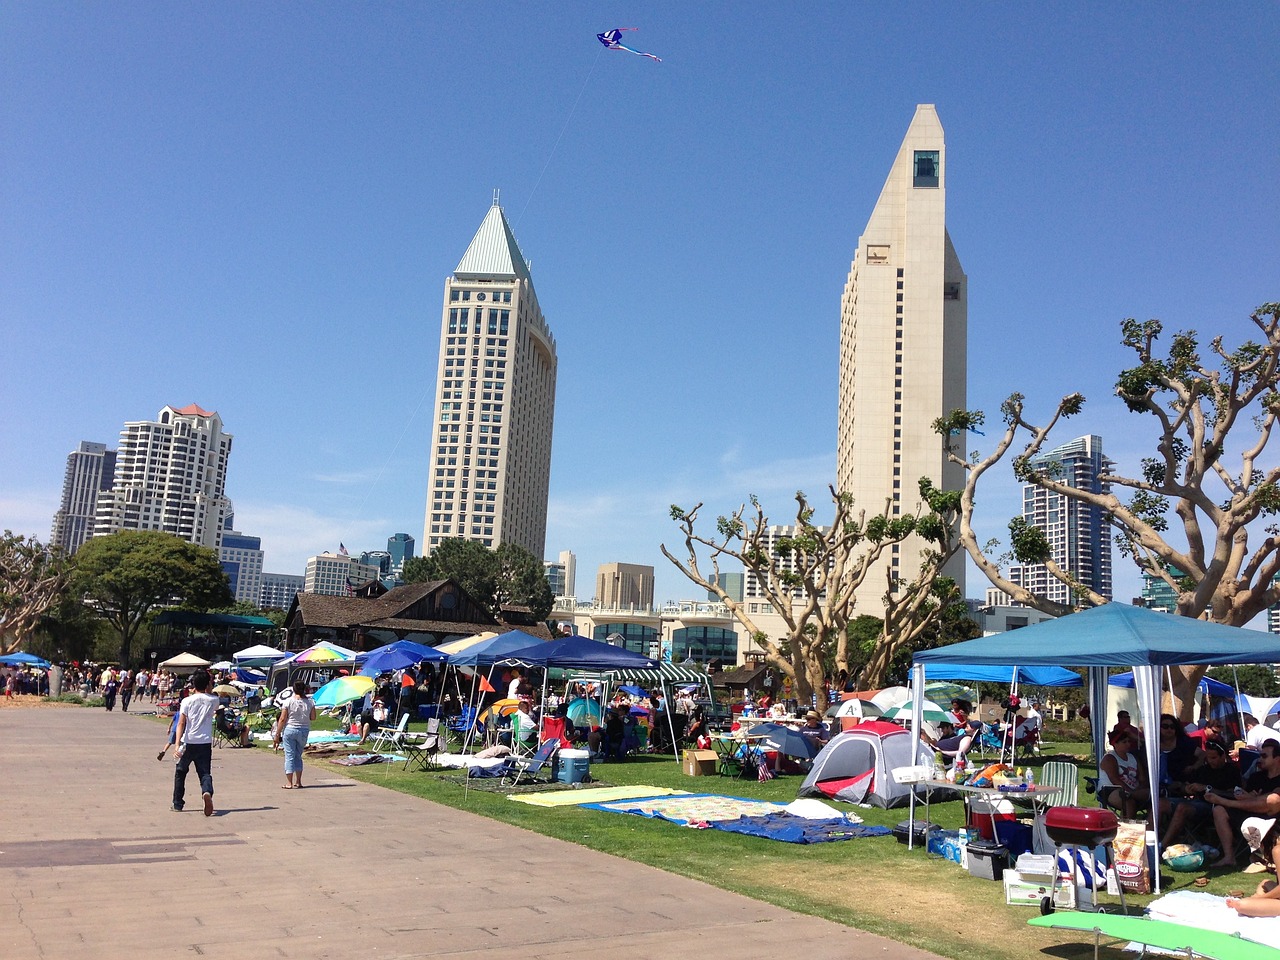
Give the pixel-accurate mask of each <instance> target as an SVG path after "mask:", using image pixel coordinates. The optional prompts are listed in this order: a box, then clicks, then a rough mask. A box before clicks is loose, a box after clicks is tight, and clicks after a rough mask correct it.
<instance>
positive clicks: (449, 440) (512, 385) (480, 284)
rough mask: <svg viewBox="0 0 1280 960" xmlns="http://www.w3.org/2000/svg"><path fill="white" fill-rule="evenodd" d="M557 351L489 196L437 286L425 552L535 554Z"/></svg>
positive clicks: (543, 508) (541, 535) (542, 534)
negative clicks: (460, 548)
mask: <svg viewBox="0 0 1280 960" xmlns="http://www.w3.org/2000/svg"><path fill="white" fill-rule="evenodd" d="M555 399H556V343H555V340H554V338H552V336H551V331H550V329H549V328H548V327H547V322H546V320H545V319H544V318H543V316H542V310H541V308H540V307H539V306H538V297H537V294H535V293H534V289H533V278H532V277H531V276H530V274H529V265H528V263H527V262H526V260H525V259H524V255H523V254H522V253H521V252H520V247H519V245H518V244H517V243H516V238H515V235H514V234H513V233H512V232H511V226H510V225H509V224H508V223H507V218H506V216H505V215H504V214H503V212H502V208H501V207H500V206H498V201H497V198H496V197H495V198H494V202H493V206H492V207H490V208H489V212H488V214H486V216H485V218H484V221H483V222H482V223H481V224H480V229H479V230H478V231H477V232H476V235H475V237H474V238H473V239H472V241H471V245H470V246H469V247H467V251H466V253H464V254H463V256H462V259H461V260H460V261H459V262H458V266H457V267H456V268H455V269H454V271H453V274H452V276H450V277H449V278H448V279H447V280H446V281H445V285H444V309H443V312H442V317H441V324H440V358H439V363H438V366H437V371H436V405H435V413H434V419H433V428H432V440H431V473H430V479H429V481H428V486H427V509H426V520H425V523H424V526H423V543H424V545H425V549H424V553H425V554H427V555H429V554H430V553H431V550H432V548H433V547H435V546H436V545H438V544H439V543H440V542H441V541H442V540H447V539H449V538H454V537H460V538H463V539H466V540H475V541H478V542H480V543H482V544H484V545H485V546H486V547H496V546H498V545H499V544H500V543H514V544H518V545H519V546H522V547H524V548H525V549H526V550H528V551H529V552H530V553H532V554H533V555H534V556H535V557H541V556H542V555H543V548H544V546H545V541H546V532H547V493H548V486H549V483H550V479H551V432H552V425H553V422H554V415H555Z"/></svg>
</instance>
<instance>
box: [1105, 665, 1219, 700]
mask: <svg viewBox="0 0 1280 960" xmlns="http://www.w3.org/2000/svg"><path fill="white" fill-rule="evenodd" d="M1107 683H1108V684H1110V685H1111V686H1113V687H1132V686H1133V671H1132V670H1127V671H1125V672H1124V673H1117V674H1116V675H1115V676H1113V677H1110V678H1108V680H1107ZM1196 689H1197V690H1198V691H1199V692H1200V693H1207V694H1209V696H1211V697H1222V698H1223V699H1226V700H1234V699H1235V698H1236V689H1235V687H1233V686H1231V684H1229V683H1223V682H1222V681H1221V680H1215V679H1213V677H1205V678H1203V679H1202V680H1201V681H1200V686H1199V687H1197V688H1196Z"/></svg>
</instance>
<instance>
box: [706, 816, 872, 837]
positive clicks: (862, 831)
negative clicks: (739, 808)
mask: <svg viewBox="0 0 1280 960" xmlns="http://www.w3.org/2000/svg"><path fill="white" fill-rule="evenodd" d="M708 825H709V826H710V827H711V829H713V830H723V831H725V832H726V833H745V834H746V835H747V836H751V837H763V838H764V839H766V840H780V841H782V842H783V843H831V842H833V841H836V840H855V839H857V838H859V837H883V836H886V835H888V834H891V833H892V832H893V831H892V830H890V829H889V828H888V827H864V826H862V825H860V824H858V823H852V822H850V821H848V820H845V819H821V820H814V819H811V818H809V817H802V816H797V815H796V814H793V813H787V812H786V811H785V810H784V811H782V812H780V813H770V814H766V815H764V816H756V817H739V818H738V819H737V820H713V821H710V822H709V824H708Z"/></svg>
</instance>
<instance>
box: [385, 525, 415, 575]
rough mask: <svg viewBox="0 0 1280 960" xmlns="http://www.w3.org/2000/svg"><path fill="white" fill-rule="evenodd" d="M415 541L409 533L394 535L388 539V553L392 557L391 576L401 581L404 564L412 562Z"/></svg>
mask: <svg viewBox="0 0 1280 960" xmlns="http://www.w3.org/2000/svg"><path fill="white" fill-rule="evenodd" d="M413 548H414V539H413V537H411V536H409V534H407V533H393V534H392V535H391V536H389V537H387V553H389V554H390V555H391V570H390V574H391V576H393V577H394V578H395V579H396V580H399V579H400V578H401V576H402V575H403V573H404V562H405V561H406V560H412V559H413V556H414V553H413Z"/></svg>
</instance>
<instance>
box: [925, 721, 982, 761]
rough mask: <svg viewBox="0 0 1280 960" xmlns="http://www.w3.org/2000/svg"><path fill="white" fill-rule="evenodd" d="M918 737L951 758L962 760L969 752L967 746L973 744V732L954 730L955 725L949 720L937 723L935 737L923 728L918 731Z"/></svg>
mask: <svg viewBox="0 0 1280 960" xmlns="http://www.w3.org/2000/svg"><path fill="white" fill-rule="evenodd" d="M920 739H921V740H923V741H924V742H925V743H927V744H929V746H931V747H933V749H934V750H936V751H938V752H939V753H941V754H942V755H943V756H946V757H950V758H951V759H952V760H964V759H965V758H966V757H967V756H968V754H969V748H970V747H971V746H973V734H972V733H969V732H968V731H967V730H966V731H965V732H961V731H958V730H956V725H955V724H954V723H952V722H951V721H950V720H943V721H941V722H940V723H939V724H938V736H937V738H936V739H935V738H933V737H931V736H929V735H928V734H927V733H925V732H924V731H923V730H922V731H920Z"/></svg>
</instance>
